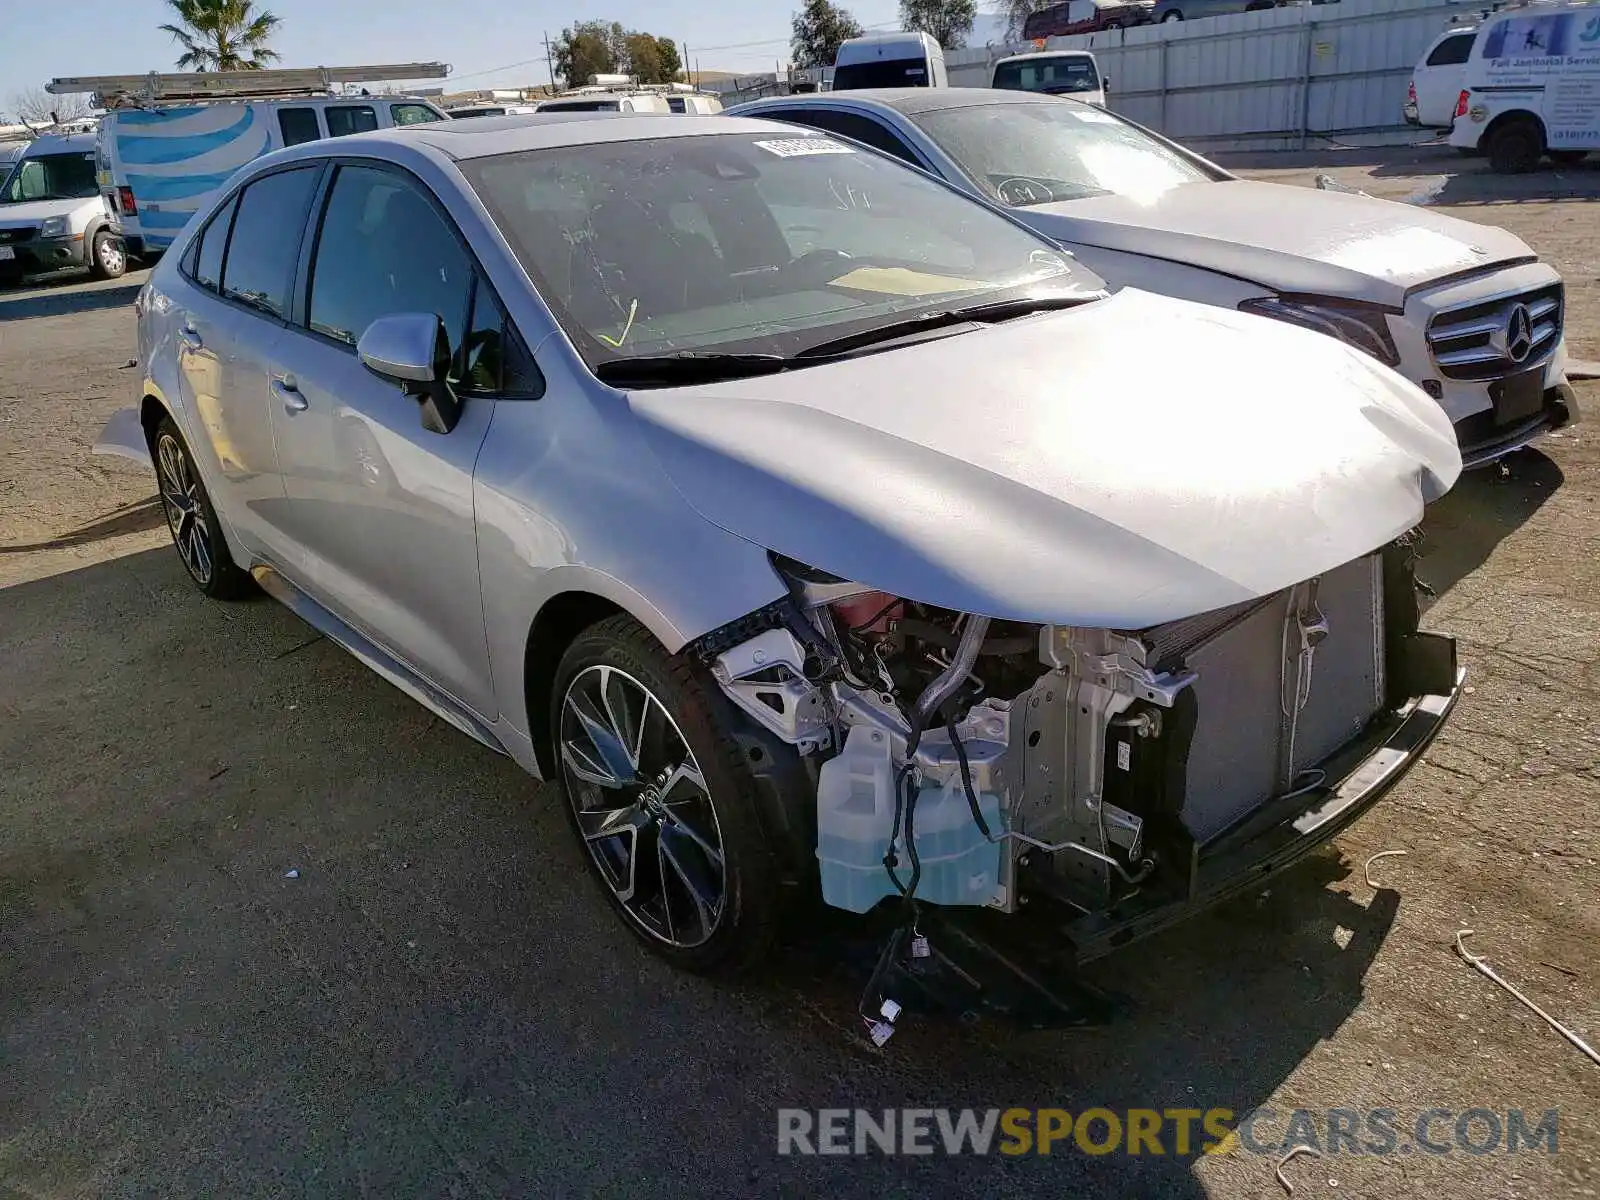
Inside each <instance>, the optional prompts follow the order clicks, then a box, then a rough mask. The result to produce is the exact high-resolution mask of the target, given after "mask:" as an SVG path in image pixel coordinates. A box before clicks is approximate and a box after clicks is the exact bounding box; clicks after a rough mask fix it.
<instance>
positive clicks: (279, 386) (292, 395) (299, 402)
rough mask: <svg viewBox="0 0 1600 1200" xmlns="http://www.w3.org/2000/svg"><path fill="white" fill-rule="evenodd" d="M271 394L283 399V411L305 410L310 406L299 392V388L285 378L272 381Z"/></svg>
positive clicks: (295, 411)
mask: <svg viewBox="0 0 1600 1200" xmlns="http://www.w3.org/2000/svg"><path fill="white" fill-rule="evenodd" d="M272 394H273V395H274V396H276V397H277V398H278V399H279V400H281V401H283V408H284V411H285V412H292V413H297V412H305V410H306V409H307V408H309V407H310V403H309V402H308V401H307V400H306V398H305V397H304V396H303V395H301V394H300V389H299V388H297V387H295V386H294V384H292V383H290V382H289V381H288V380H286V379H274V380H273V381H272Z"/></svg>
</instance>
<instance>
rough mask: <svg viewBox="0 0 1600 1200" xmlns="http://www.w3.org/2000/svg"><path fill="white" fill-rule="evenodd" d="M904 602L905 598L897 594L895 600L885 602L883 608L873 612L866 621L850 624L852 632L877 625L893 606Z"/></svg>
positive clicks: (858, 631)
mask: <svg viewBox="0 0 1600 1200" xmlns="http://www.w3.org/2000/svg"><path fill="white" fill-rule="evenodd" d="M904 603H905V601H904V600H902V599H901V598H900V597H899V596H896V597H895V598H894V599H893V600H891V601H889V603H887V604H885V605H884V606H883V607H882V608H880V609H879V610H878V611H877V612H875V613H873V614H872V615H871V616H870V617H868V618H867V619H866V620H865V621H863V622H861V624H859V625H851V626H849V629H850V632H851V633H860V632H861V631H862V630H863V629H871V628H872V627H873V626H874V625H876V624H877V623H878V622H879V621H881V620H882V619H883V618H884V617H885V616H886V615H887V614H888V612H889V610H890V609H891V608H893V607H894V606H895V605H897V604H904Z"/></svg>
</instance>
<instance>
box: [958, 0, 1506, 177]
mask: <svg viewBox="0 0 1600 1200" xmlns="http://www.w3.org/2000/svg"><path fill="white" fill-rule="evenodd" d="M1488 7H1490V5H1489V4H1485V3H1479V4H1476V5H1465V4H1461V3H1448V2H1446V0H1341V2H1340V3H1337V4H1321V5H1316V6H1312V5H1297V6H1294V7H1289V8H1272V9H1265V10H1262V11H1259V12H1250V13H1240V14H1237V15H1235V16H1228V17H1213V18H1211V19H1209V20H1203V21H1171V22H1167V23H1164V24H1160V25H1140V26H1136V27H1134V28H1132V29H1125V30H1113V31H1110V32H1107V33H1093V34H1083V35H1080V36H1078V37H1068V38H1052V39H1050V42H1049V48H1050V49H1052V50H1055V49H1063V50H1066V49H1082V50H1093V51H1094V54H1095V57H1096V59H1098V60H1099V62H1100V68H1101V71H1102V73H1103V74H1105V75H1107V76H1109V77H1110V79H1111V95H1110V96H1109V97H1108V102H1109V104H1110V107H1111V108H1112V109H1114V110H1115V111H1117V112H1120V113H1122V114H1124V115H1125V116H1127V117H1129V118H1131V119H1132V120H1135V121H1138V122H1139V123H1140V124H1142V125H1147V126H1149V127H1150V128H1152V129H1156V130H1159V131H1160V132H1162V133H1165V134H1166V135H1167V136H1169V137H1171V138H1174V139H1176V140H1177V141H1181V142H1183V143H1185V144H1186V145H1192V146H1194V147H1196V148H1197V149H1200V148H1204V149H1207V150H1220V149H1246V148H1259V149H1295V148H1303V147H1305V146H1306V145H1307V144H1316V143H1318V142H1319V141H1320V140H1321V139H1333V140H1337V141H1344V142H1350V143H1359V144H1364V145H1374V144H1382V143H1394V142H1405V141H1411V140H1416V139H1417V138H1418V137H1426V136H1431V135H1427V134H1418V132H1417V131H1415V130H1412V129H1410V127H1409V126H1407V125H1405V124H1404V121H1403V119H1402V117H1401V115H1400V108H1401V105H1402V104H1404V103H1405V98H1406V83H1407V81H1408V80H1409V79H1410V76H1411V69H1412V67H1413V66H1415V65H1416V62H1417V59H1418V58H1420V57H1421V56H1422V53H1423V51H1424V50H1426V49H1427V47H1428V43H1429V42H1431V41H1432V40H1433V38H1434V37H1435V36H1436V35H1437V34H1439V33H1440V32H1441V31H1442V30H1443V29H1444V28H1445V26H1446V25H1447V24H1448V23H1449V22H1450V19H1451V17H1452V16H1462V17H1465V16H1468V15H1473V14H1476V13H1478V12H1480V11H1482V10H1484V9H1486V8H1488ZM1034 48H1035V47H1033V46H1032V45H1024V46H1011V47H1002V46H991V47H978V48H974V49H969V50H955V51H951V52H949V53H948V54H946V56H945V63H946V67H947V69H948V71H949V75H950V84H951V86H952V87H986V86H987V85H988V83H989V79H990V76H991V68H992V66H993V64H994V62H995V60H996V59H999V58H1002V57H1004V56H1005V55H1007V54H1017V53H1023V52H1026V51H1030V50H1033V49H1034Z"/></svg>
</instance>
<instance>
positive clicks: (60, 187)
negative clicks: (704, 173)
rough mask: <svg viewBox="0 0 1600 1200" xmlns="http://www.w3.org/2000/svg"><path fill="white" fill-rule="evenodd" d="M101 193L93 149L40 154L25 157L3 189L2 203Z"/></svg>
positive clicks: (75, 198) (78, 198)
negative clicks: (95, 170)
mask: <svg viewBox="0 0 1600 1200" xmlns="http://www.w3.org/2000/svg"><path fill="white" fill-rule="evenodd" d="M99 194H100V185H99V184H98V183H97V182H96V181H95V174H94V152H93V151H92V150H91V151H88V152H85V151H82V150H79V151H75V152H73V153H70V154H41V155H38V156H37V157H35V158H24V159H23V160H22V161H21V162H19V163H18V164H17V166H16V169H15V170H14V171H13V172H12V173H11V177H10V178H9V179H7V180H6V182H5V185H4V187H3V188H0V204H21V203H24V202H25V201H28V200H87V199H89V198H91V197H93V196H98V195H99Z"/></svg>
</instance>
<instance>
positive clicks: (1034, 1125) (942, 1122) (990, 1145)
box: [778, 1107, 1558, 1157]
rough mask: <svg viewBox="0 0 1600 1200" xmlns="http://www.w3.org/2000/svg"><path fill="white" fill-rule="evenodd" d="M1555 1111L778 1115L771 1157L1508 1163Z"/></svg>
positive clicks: (1543, 1139) (1552, 1141) (1546, 1141)
mask: <svg viewBox="0 0 1600 1200" xmlns="http://www.w3.org/2000/svg"><path fill="white" fill-rule="evenodd" d="M1557 1126H1558V1112H1557V1110H1556V1109H1553V1108H1550V1109H1545V1110H1544V1111H1543V1112H1539V1113H1532V1112H1525V1111H1524V1110H1522V1109H1518V1108H1512V1109H1506V1110H1504V1111H1502V1112H1495V1111H1493V1110H1491V1109H1487V1108H1470V1109H1466V1110H1464V1111H1461V1112H1457V1111H1454V1110H1452V1109H1447V1108H1425V1109H1422V1110H1420V1111H1418V1112H1415V1113H1406V1114H1402V1113H1400V1112H1398V1111H1396V1110H1395V1109H1392V1108H1369V1109H1358V1108H1349V1107H1340V1108H1327V1109H1305V1108H1297V1109H1291V1110H1283V1111H1280V1110H1277V1109H1273V1108H1258V1109H1254V1110H1252V1111H1250V1112H1247V1113H1245V1114H1244V1116H1243V1117H1242V1118H1239V1119H1237V1120H1236V1119H1235V1113H1234V1111H1233V1110H1232V1109H1229V1108H1208V1109H1199V1108H1164V1109H1157V1108H1131V1109H1126V1110H1119V1111H1113V1110H1111V1109H1109V1108H1087V1109H1083V1110H1082V1111H1080V1112H1076V1113H1075V1112H1072V1111H1070V1110H1068V1109H1064V1108H1007V1109H999V1108H989V1109H976V1108H963V1109H950V1108H902V1109H881V1110H868V1109H861V1108H856V1109H850V1108H822V1109H804V1108H782V1109H779V1110H778V1153H779V1154H827V1155H856V1154H947V1155H957V1154H979V1155H982V1154H1006V1155H1023V1154H1052V1153H1062V1154H1090V1155H1101V1154H1129V1155H1173V1156H1176V1157H1186V1156H1191V1155H1196V1154H1232V1153H1245V1154H1273V1155H1278V1154H1283V1153H1285V1152H1286V1151H1288V1150H1291V1149H1293V1148H1294V1147H1296V1146H1306V1147H1309V1148H1310V1149H1313V1150H1316V1151H1319V1152H1320V1153H1322V1154H1326V1155H1338V1154H1351V1155H1369V1154H1370V1155H1380V1156H1381V1155H1390V1154H1398V1155H1402V1156H1404V1155H1411V1154H1427V1155H1445V1154H1494V1153H1506V1154H1515V1153H1520V1152H1523V1151H1536V1152H1537V1151H1542V1152H1543V1153H1546V1154H1554V1153H1556V1149H1557V1134H1558V1129H1557Z"/></svg>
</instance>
